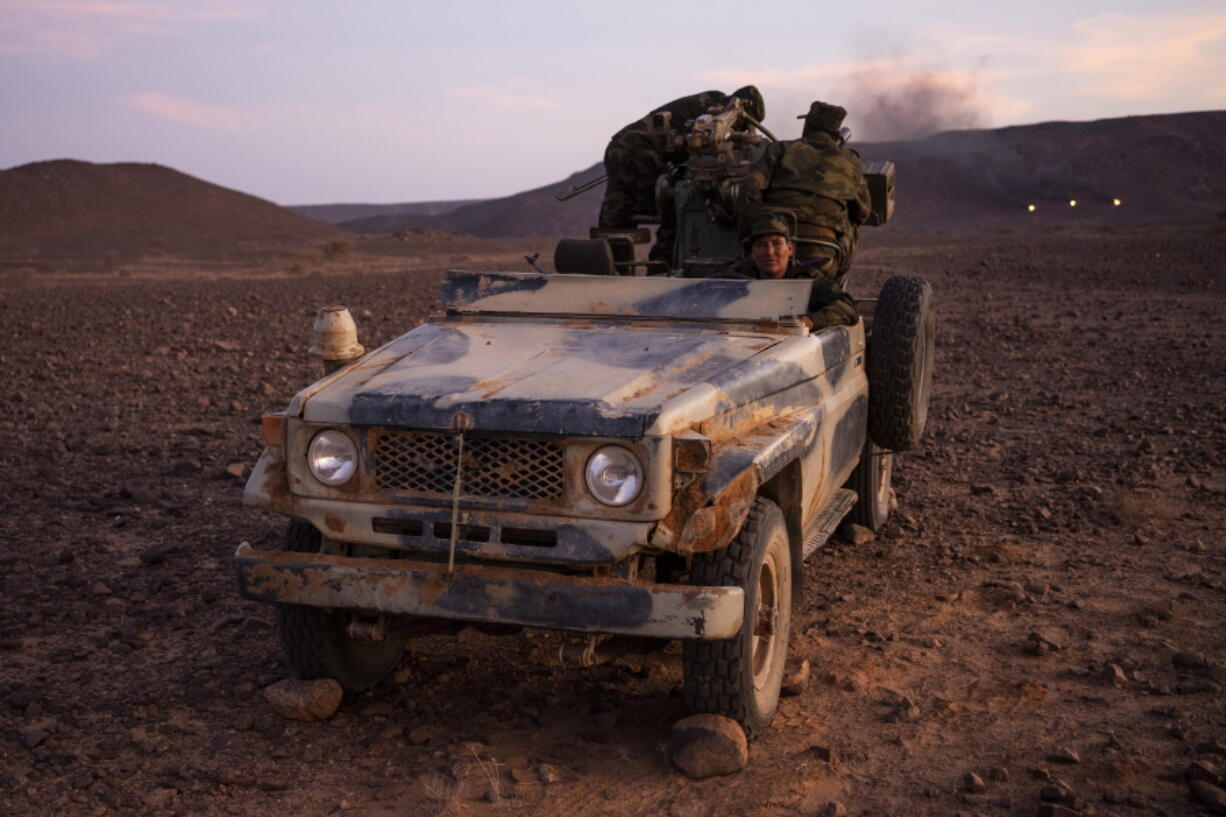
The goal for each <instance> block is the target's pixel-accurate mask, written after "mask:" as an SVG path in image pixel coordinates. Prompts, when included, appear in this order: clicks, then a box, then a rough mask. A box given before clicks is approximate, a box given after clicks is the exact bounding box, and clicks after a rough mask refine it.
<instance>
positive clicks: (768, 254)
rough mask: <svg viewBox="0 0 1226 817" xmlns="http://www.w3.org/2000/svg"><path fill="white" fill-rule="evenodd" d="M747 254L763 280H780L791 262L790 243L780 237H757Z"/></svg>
mask: <svg viewBox="0 0 1226 817" xmlns="http://www.w3.org/2000/svg"><path fill="white" fill-rule="evenodd" d="M749 254H750V256H751V257H752V258H753V262H754V264H755V265H756V266H757V267H758V274H759V275H761V276H762V277H763V278H782V277H783V274H784V273H786V272H787V271H788V261H790V260H792V242H791V241H788V240H787V238H785V237H784V236H781V235H762V236H758V237H757V238H755V239H754V242H753V247H751V248H750V251H749Z"/></svg>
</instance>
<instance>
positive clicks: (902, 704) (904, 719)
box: [885, 696, 920, 723]
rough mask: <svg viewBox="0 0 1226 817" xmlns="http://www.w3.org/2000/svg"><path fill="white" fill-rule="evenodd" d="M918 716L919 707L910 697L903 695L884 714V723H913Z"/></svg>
mask: <svg viewBox="0 0 1226 817" xmlns="http://www.w3.org/2000/svg"><path fill="white" fill-rule="evenodd" d="M919 718H920V708H919V706H917V705H916V704H915V702H914V701H912V700H911V699H910V698H908V697H906V696H903V698H902V700H900V701H899V702H898V703H897V704H895V705H894V708H893V709H891V710H890V711H889V712H888V713H887V714H886V716H885V722H886V723H914V722H915V721H917V720H919Z"/></svg>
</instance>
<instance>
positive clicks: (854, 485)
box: [847, 440, 894, 533]
mask: <svg viewBox="0 0 1226 817" xmlns="http://www.w3.org/2000/svg"><path fill="white" fill-rule="evenodd" d="M893 473H894V455H893V454H891V453H890V452H889V451H883V450H881V448H879V447H878V446H877V445H876V444H875V443H873V441H872V440H865V441H864V449H863V450H862V451H861V452H860V463H859V465H857V466H856V470H855V471H852V472H851V478H850V479H848V480H847V487H848V488H850V489H851V490H853V491H855V492H856V504H855V505H854V506H852V509H851V512H850V513H849V514H847V521H848V522H853V523H855V524H857V525H863V526H864V527H866V528H868V529H869V530H871V531H872V532H873V533H876V532H877V531H879V530H881V528H882V526H883V525H885V522H886V520H887V519H889V518H890V494H891V491H890V476H891V475H892V474H893Z"/></svg>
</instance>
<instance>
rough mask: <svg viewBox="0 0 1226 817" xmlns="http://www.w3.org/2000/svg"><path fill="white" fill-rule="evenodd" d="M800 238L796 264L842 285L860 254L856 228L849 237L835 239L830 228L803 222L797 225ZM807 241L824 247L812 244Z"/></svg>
mask: <svg viewBox="0 0 1226 817" xmlns="http://www.w3.org/2000/svg"><path fill="white" fill-rule="evenodd" d="M796 234H797V235H796V238H797V241H796V263H797V264H799V265H800V266H802V267H805V268H806V269H809V270H812V271H813V273H815V274H816V273H820V274H821V275H824V276H826V277H827V278H829V279H830V280H832V281H834V282H836V283H840V284H841V283H842V282H843V280H844V279H845V278H846V277H847V273H848V271H849V270H850V269H851V261H852V258H853V257H854V256H855V253H856V238H857V237H858V236H857V231H856V228H855V227H852V228H851V232H850V233H849V234H844V235H843V236H839V237H835V236H834V231H833V230H831V229H830V228H829V227H825V226H823V225H818V224H810V223H807V222H804V221H802V222H799V223H798V224H797V225H796ZM806 239H809V240H810V241H814V242H822V243H809V242H808V241H806ZM830 244H837V245H838V247H837V248H835V247H832V246H830Z"/></svg>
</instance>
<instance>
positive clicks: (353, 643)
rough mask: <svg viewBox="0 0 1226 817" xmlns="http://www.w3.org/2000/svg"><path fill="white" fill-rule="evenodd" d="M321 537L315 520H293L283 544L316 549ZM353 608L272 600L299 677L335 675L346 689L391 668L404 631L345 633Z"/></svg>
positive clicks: (368, 683) (367, 684)
mask: <svg viewBox="0 0 1226 817" xmlns="http://www.w3.org/2000/svg"><path fill="white" fill-rule="evenodd" d="M321 544H322V539H321V537H320V534H319V531H318V530H316V528H315V526H314V525H310V524H307V523H306V522H300V521H297V520H295V521H292V522H290V523H289V526H288V527H287V528H286V529H285V539H284V541H283V546H282V547H283V549H284V550H288V551H293V552H295V553H319V552H320V546H321ZM353 616H354V614H353V613H352V612H350V611H348V610H336V609H332V608H330V607H308V606H305V605H300V604H278V605H277V627H278V630H279V631H280V634H281V648H282V649H283V650H284V651H285V658H286V660H287V661H289V665H290V666H291V667H292V668H293V670H294V672H295V673H296V674H297V675H298V677H299V678H303V679H306V680H311V679H314V678H334V679H336V681H337V682H339V683H340V685H341V686H342V687H343V688H344V689H345V691H346V692H361V691H362V690H366V689H370V688H371V687H373V686H374V685H375V684H377V683H379V682H380V681H381V680H383V678H384V677H385V676H386V675H387V674H388V673H389V672H391V671H392V670H393V669H395V668H396V664H398V663H400V658H401V656H403V655H404V648H405V645H406V644H407V643H408V637H407V636H404V635H398V634H396V633H394V632H387V633H386V634H385V635H384V636H383V639H382V640H381V641H366V640H360V639H356V638H353V637H352V636H350V635H349V623H350V621H352V620H353Z"/></svg>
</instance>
